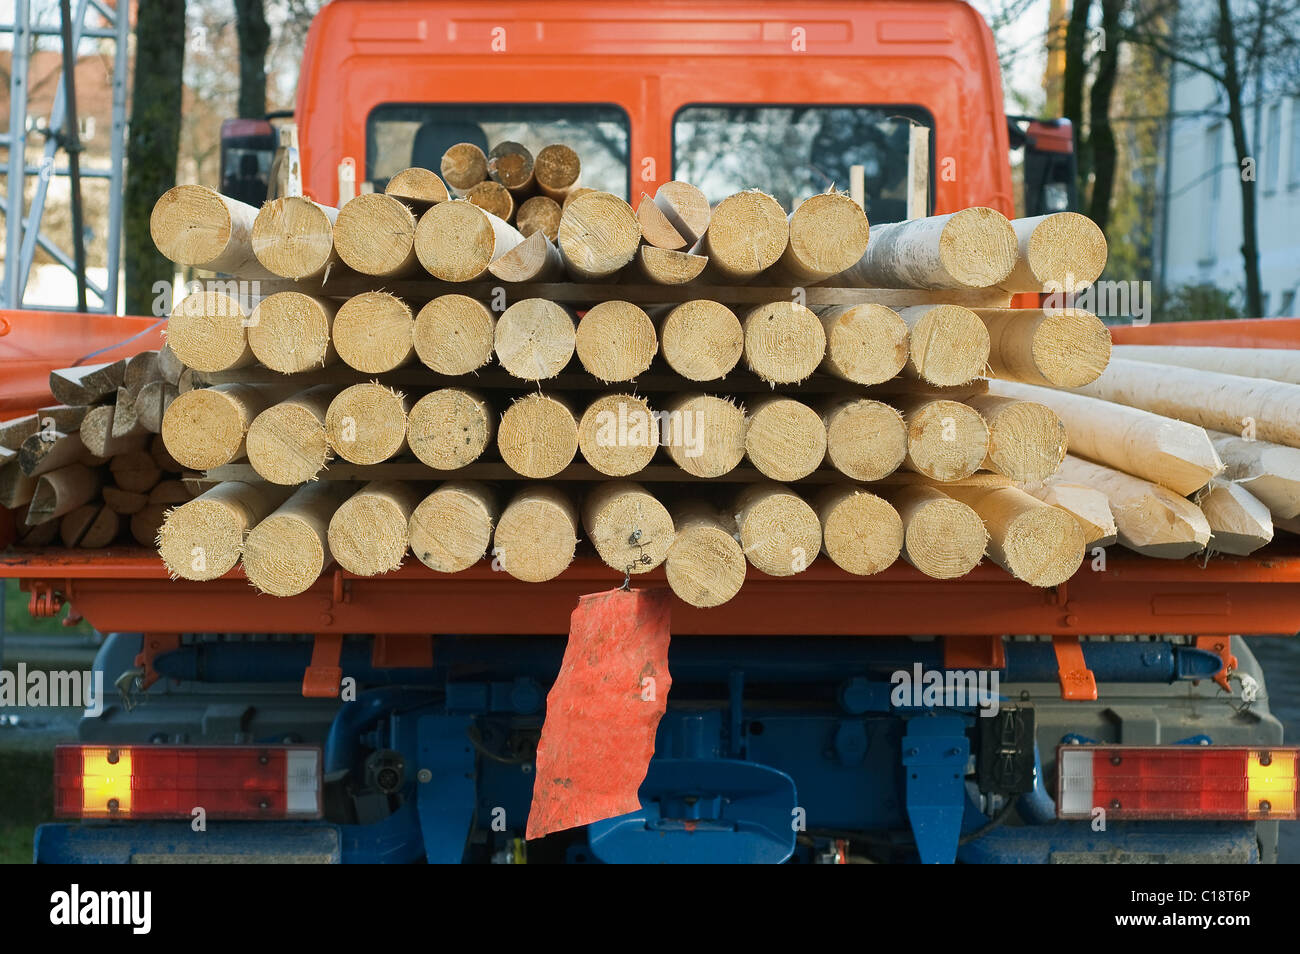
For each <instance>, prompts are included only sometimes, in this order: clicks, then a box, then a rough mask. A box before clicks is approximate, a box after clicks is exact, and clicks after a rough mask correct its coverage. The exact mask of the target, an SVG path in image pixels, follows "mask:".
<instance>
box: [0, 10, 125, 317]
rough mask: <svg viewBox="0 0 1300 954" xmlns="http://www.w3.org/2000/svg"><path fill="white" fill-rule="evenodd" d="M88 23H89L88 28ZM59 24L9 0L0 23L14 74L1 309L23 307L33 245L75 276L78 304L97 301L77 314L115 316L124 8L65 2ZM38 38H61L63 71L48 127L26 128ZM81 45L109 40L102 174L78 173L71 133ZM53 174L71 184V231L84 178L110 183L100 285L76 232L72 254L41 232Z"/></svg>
mask: <svg viewBox="0 0 1300 954" xmlns="http://www.w3.org/2000/svg"><path fill="white" fill-rule="evenodd" d="M88 17H91V18H92V19H93V20H94V22H93V23H88V22H87V18H88ZM61 21H62V22H61V23H60V24H59V25H58V26H47V25H41V24H33V23H32V20H31V2H30V0H14V20H13V23H6V24H0V35H2V34H5V33H8V34H10V35H11V38H12V43H11V45H10V48H11V49H12V50H13V62H12V67H13V70H12V74H11V75H10V78H9V132H8V133H7V134H6V135H3V136H0V147H4V148H6V149H8V163H7V166H6V168H7V170H8V171H7V175H8V179H7V190H6V197H5V199H4V200H3V201H2V202H0V214H3V215H4V218H5V256H4V280H3V284H2V285H0V307H4V308H21V307H23V296H24V293H25V292H26V289H27V280H28V277H29V275H30V274H31V268H32V262H33V260H34V258H35V256H36V249H37V248H38V247H39V248H41V249H42V250H43V251H44V252H45V253H46V254H48V255H49V256H50V257H51V258H53V259H54V260H55V261H56V262H58V263H59V264H60V265H62V266H63V267H64V268H66V269H68V270H69V271H70V272H72V274H73V275H74V276H75V277H76V278H77V283H78V297H79V299H85V297H86V292H89V293H90V294H92V295H94V296H96V297H97V298H99V301H100V303H99V304H98V305H97V306H96V305H92V304H90V303H89V302H87V303H86V304H85V305H82V306H81V307H82V308H83V310H87V311H97V312H104V313H108V314H113V313H115V312H116V311H117V297H118V273H119V265H120V261H121V248H122V168H123V158H124V156H125V143H126V95H127V93H126V66H127V51H128V48H129V47H128V40H129V34H130V29H131V24H130V4H129V3H127V2H126V0H118V6H117V8H116V9H115V8H114V7H113V6H110V5H109V3H107V2H105V0H63V5H62V16H61ZM37 37H59V38H60V42H61V45H62V49H63V71H62V73H61V75H60V77H59V84H58V88H57V89H56V91H55V94H54V103H53V108H52V109H51V111H50V117H49V123H48V125H46V126H44V127H35V126H33V127H32V128H29V121H28V95H29V90H28V71H29V68H30V66H31V53H32V48H33V45H34V42H35V40H36V38H37ZM83 39H101V40H112V41H114V49H113V90H112V124H111V126H112V128H111V129H110V136H111V145H110V152H111V160H110V166H109V168H108V169H106V170H96V169H81V168H80V162H79V160H80V152H81V144H80V138H79V134H78V130H77V128H76V116H77V110H76V87H75V82H74V77H75V69H76V62H77V55H76V54H77V51H78V49H79V48H80V46H81V41H82V40H83ZM69 93H71V95H69ZM32 134H35V135H40V136H43V137H44V140H45V143H44V149H43V151H42V155H41V160H40V162H39V163H38V164H37V165H35V166H29V165H27V150H26V147H27V138H28V136H29V135H32ZM60 162H61V164H60ZM29 176H30V177H34V178H35V180H36V185H35V189H34V193H33V195H32V200H31V204H30V206H29V205H27V203H26V201H25V198H24V193H25V191H26V188H25V187H26V184H27V178H28V177H29ZM54 176H68V177H69V179H70V185H71V189H70V192H71V196H72V203H73V223H74V231H75V230H77V228H78V223H79V222H80V220H81V208H82V203H81V189H80V181H79V180H80V179H81V178H83V177H84V178H95V179H107V180H108V183H109V186H108V191H109V197H108V249H107V256H106V258H107V261H106V262H105V265H106V267H107V272H108V276H107V280H106V281H105V282H104V284H103V286H102V287H101V286H100V285H97V284H96V283H94V282H92V281H90V280H89V278H88V276H87V275H86V269H85V260H84V251H83V248H82V242H81V235H80V234H75V235H73V236H69V238H70V239H71V240H72V245H73V252H72V254H71V255H70V254H68V253H67V252H65V251H64V250H63V248H62V247H60V245H58V244H56V243H55V242H54V241H53V240H52V239H51V238H50V236H48V235H47V234H46V233H45V232H43V231H42V229H41V219H42V216H43V215H44V214H45V203H46V196H47V193H48V191H49V183H50V179H51V178H52V177H54Z"/></svg>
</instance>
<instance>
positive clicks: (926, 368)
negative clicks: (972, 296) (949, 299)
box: [898, 305, 989, 387]
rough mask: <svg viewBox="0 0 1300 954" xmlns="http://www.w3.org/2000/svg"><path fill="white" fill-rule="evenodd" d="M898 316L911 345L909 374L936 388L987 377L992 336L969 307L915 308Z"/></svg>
mask: <svg viewBox="0 0 1300 954" xmlns="http://www.w3.org/2000/svg"><path fill="white" fill-rule="evenodd" d="M898 314H899V317H901V318H902V319H903V322H904V323H905V324H906V325H907V327H908V331H909V336H910V342H911V345H910V349H909V351H908V356H907V364H906V366H905V369H904V370H905V373H907V374H909V375H911V376H912V377H915V378H916V379H917V380H920V381H924V382H925V383H926V384H931V385H934V386H935V387H955V386H958V385H963V384H967V383H969V382H971V381H973V380H975V379H976V378H978V377H980V376H981V375H983V374H984V368H985V366H986V365H987V364H988V360H989V333H988V329H987V328H985V327H984V323H983V322H982V321H980V319H979V317H978V316H977V315H976V314H975V313H974V312H973V311H971V310H970V309H969V308H963V307H962V306H960V305H913V306H910V307H907V308H900V309H899V311H898Z"/></svg>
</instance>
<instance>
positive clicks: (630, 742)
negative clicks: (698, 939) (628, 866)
mask: <svg viewBox="0 0 1300 954" xmlns="http://www.w3.org/2000/svg"><path fill="white" fill-rule="evenodd" d="M670 599H671V597H670V596H669V592H668V590H666V589H654V590H610V591H608V592H605V593H593V594H591V595H590V596H584V597H581V598H580V599H579V600H578V608H577V609H575V610H574V611H573V616H572V618H571V619H570V622H569V644H568V647H567V648H566V649H565V651H564V662H563V663H562V664H561V666H560V675H559V677H558V678H557V679H556V680H555V685H553V686H552V687H551V691H550V693H549V694H548V695H547V697H546V721H545V722H544V723H543V724H542V737H541V740H540V741H539V742H538V744H537V772H536V774H535V781H534V782H533V805H532V808H531V810H530V811H529V813H528V831H527V837H528V838H541V837H542V836H543V835H548V834H550V833H551V832H555V831H563V830H564V829H566V828H576V827H577V826H579V825H586V824H589V823H590V822H594V821H600V820H601V819H602V818H612V817H613V816H615V815H624V814H626V813H628V812H634V811H636V810H637V809H639V808H640V807H641V802H640V800H639V799H638V798H637V790H638V789H639V788H640V787H641V783H642V782H644V781H645V775H646V770H647V769H648V768H649V765H650V757H651V756H652V755H654V749H655V731H656V730H657V729H658V727H659V719H660V717H661V716H663V714H664V710H665V709H666V708H667V703H668V689H669V687H670V686H671V685H672V677H671V676H670V675H669V674H668V639H669V609H670V606H671V603H670Z"/></svg>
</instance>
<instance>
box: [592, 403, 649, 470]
mask: <svg viewBox="0 0 1300 954" xmlns="http://www.w3.org/2000/svg"><path fill="white" fill-rule="evenodd" d="M658 420H659V419H658V418H657V417H655V414H654V412H653V411H652V410H650V405H649V403H648V402H647V401H646V400H645V399H644V398H641V397H637V396H636V395H633V394H607V395H605V396H603V397H599V398H597V399H596V400H594V401H592V402H591V404H589V405H588V406H587V409H586V411H584V412H583V414H582V420H581V421H579V422H578V449H579V450H580V451H582V456H583V459H584V460H586V462H587V463H588V464H590V465H591V466H592V467H594V468H595V469H596V470H598V471H600V473H602V474H605V475H606V476H608V477H628V476H631V475H632V474H635V473H637V472H638V471H640V470H643V469H644V468H646V467H648V466H649V465H650V461H651V460H653V459H654V455H655V449H656V448H657V447H658V446H659V425H658Z"/></svg>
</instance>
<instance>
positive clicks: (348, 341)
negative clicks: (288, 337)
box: [332, 206, 442, 374]
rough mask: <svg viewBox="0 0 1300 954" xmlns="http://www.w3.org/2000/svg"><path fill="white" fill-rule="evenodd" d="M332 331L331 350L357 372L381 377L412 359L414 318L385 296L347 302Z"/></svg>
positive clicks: (394, 298)
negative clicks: (332, 346) (332, 344)
mask: <svg viewBox="0 0 1300 954" xmlns="http://www.w3.org/2000/svg"><path fill="white" fill-rule="evenodd" d="M435 208H442V206H435ZM332 327H333V331H332V336H333V339H334V350H335V351H336V352H338V356H339V357H340V358H341V359H342V360H343V363H344V364H346V365H347V366H348V367H350V368H356V369H357V370H358V371H364V372H365V373H367V374H382V373H383V372H385V371H392V370H395V369H396V368H400V367H401V366H402V365H404V364H407V363H409V362H410V361H412V360H414V358H415V341H414V333H415V316H414V315H413V314H412V313H411V307H410V306H409V305H408V304H406V302H404V301H402V300H401V299H400V298H398V297H397V296H396V295H390V294H388V292H382V291H370V292H362V293H361V294H360V295H354V296H353V297H351V298H349V299H348V300H347V301H345V302H344V303H343V304H342V305H340V306H339V310H338V313H337V314H336V315H335V316H334V322H333V326H332Z"/></svg>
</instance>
